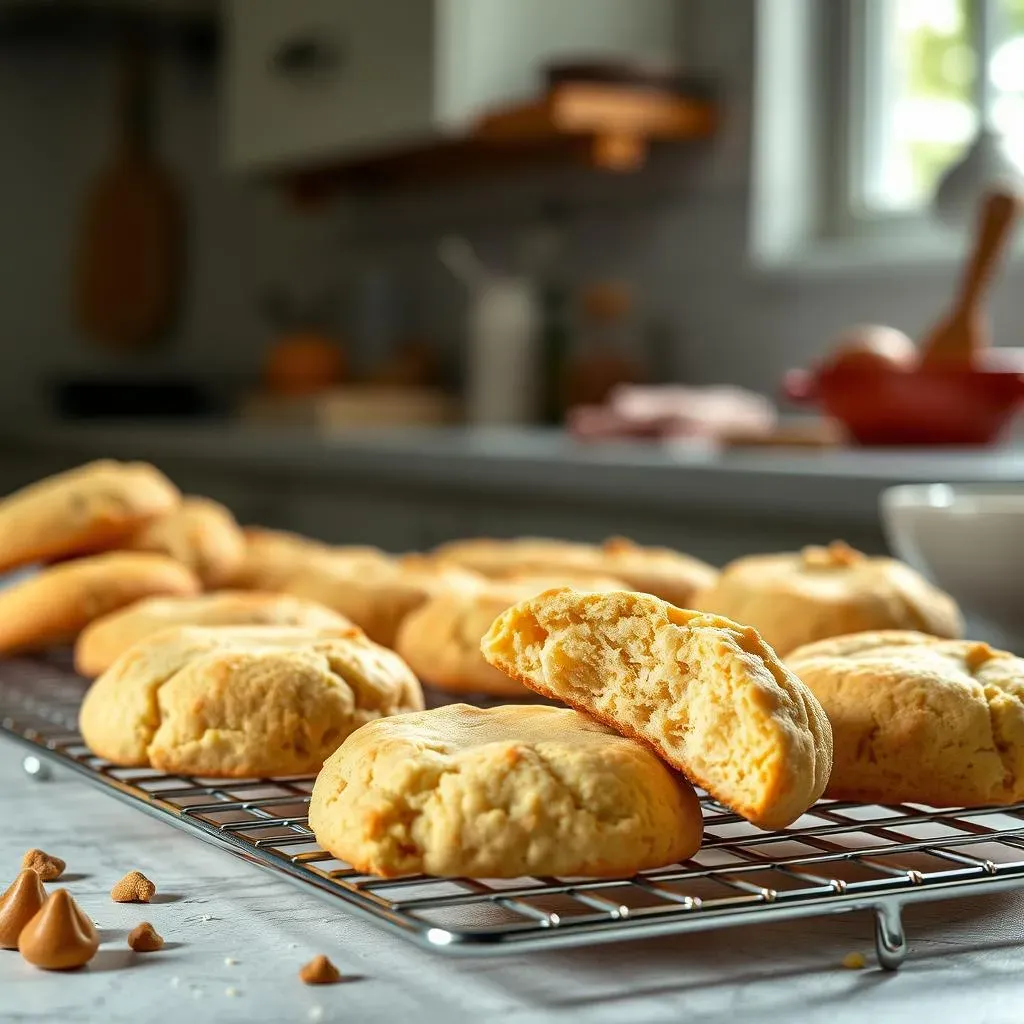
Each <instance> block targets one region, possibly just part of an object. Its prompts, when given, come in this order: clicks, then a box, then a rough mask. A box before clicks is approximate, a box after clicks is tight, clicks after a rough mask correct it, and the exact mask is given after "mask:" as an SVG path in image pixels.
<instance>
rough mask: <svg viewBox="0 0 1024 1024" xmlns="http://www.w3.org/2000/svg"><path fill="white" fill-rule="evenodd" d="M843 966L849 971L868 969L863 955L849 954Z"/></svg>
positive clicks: (845, 957) (843, 960)
mask: <svg viewBox="0 0 1024 1024" xmlns="http://www.w3.org/2000/svg"><path fill="white" fill-rule="evenodd" d="M842 964H843V966H844V967H845V968H846V969H847V970H848V971H860V970H863V969H864V968H865V967H867V961H866V960H865V959H864V954H863V953H847V954H846V956H844V957H843V959H842Z"/></svg>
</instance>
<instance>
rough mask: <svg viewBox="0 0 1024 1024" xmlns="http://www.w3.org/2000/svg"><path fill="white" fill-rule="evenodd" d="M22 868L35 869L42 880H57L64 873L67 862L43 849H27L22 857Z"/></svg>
mask: <svg viewBox="0 0 1024 1024" xmlns="http://www.w3.org/2000/svg"><path fill="white" fill-rule="evenodd" d="M21 867H22V870H25V869H28V870H29V871H34V872H35V873H36V874H37V875H38V876H39V877H40V879H41V880H42V881H44V882H55V881H57V879H58V878H60V876H61V875H63V874H64V869H65V868H66V867H67V864H65V863H64V861H62V860H61V859H60V857H54V856H53V854H52V853H45V852H44V851H43V850H27V851H26V852H25V856H24V857H22V858H21Z"/></svg>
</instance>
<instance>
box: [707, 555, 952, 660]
mask: <svg viewBox="0 0 1024 1024" xmlns="http://www.w3.org/2000/svg"><path fill="white" fill-rule="evenodd" d="M693 606H694V607H695V608H698V609H700V610H701V611H707V612H714V613H715V614H716V615H725V616H727V617H728V618H730V619H734V620H735V621H737V622H742V623H745V624H747V625H749V626H753V627H754V628H755V629H756V630H757V631H758V632H759V633H760V634H761V636H762V637H763V638H764V639H765V641H766V642H767V643H769V644H770V645H771V646H772V647H774V648H775V650H776V651H777V652H778V653H779V654H781V655H783V656H785V655H787V654H788V653H789V652H790V651H793V650H795V649H796V648H797V647H800V646H802V645H803V644H808V643H812V642H813V641H815V640H824V639H826V638H828V637H832V636H845V635H846V634H847V633H862V632H866V631H873V630H880V629H909V630H915V631H918V632H921V633H930V634H932V635H934V636H944V637H958V636H960V634H961V632H962V630H963V622H962V620H961V617H960V610H959V608H958V607H957V605H956V602H955V601H954V600H953V598H951V597H950V596H949V595H948V594H946V593H944V592H943V591H941V590H939V589H938V588H936V587H934V586H932V585H931V584H930V583H929V582H928V581H927V580H925V579H924V577H922V576H921V575H919V574H918V573H917V572H915V571H914V570H913V569H911V568H910V566H908V565H904V564H903V563H902V562H897V561H895V560H894V559H891V558H868V557H867V556H865V555H862V554H861V553H860V552H859V551H854V550H853V549H852V548H849V547H847V545H845V544H843V543H840V542H836V543H834V544H831V545H829V546H828V547H827V548H821V547H809V548H805V549H804V550H803V551H801V552H800V553H798V554H797V553H791V554H779V555H755V556H753V557H750V558H741V559H739V560H738V561H736V562H732V563H731V564H730V565H727V566H726V567H725V568H724V569H723V570H722V574H721V576H720V577H719V579H718V582H717V583H715V584H713V585H712V586H711V587H709V588H708V589H707V590H704V591H702V592H701V593H699V594H697V595H696V597H695V598H694V601H693Z"/></svg>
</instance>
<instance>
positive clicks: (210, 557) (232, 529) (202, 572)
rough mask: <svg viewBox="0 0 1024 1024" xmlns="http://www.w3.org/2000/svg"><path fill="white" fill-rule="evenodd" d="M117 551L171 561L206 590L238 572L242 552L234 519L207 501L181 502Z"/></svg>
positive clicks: (142, 528)
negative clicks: (188, 571) (150, 553)
mask: <svg viewBox="0 0 1024 1024" xmlns="http://www.w3.org/2000/svg"><path fill="white" fill-rule="evenodd" d="M121 547H124V548H127V549H129V550H132V551H154V552H156V553H157V554H161V555H168V556H170V557H171V558H175V559H177V560H178V561H179V562H181V563H182V565H187V566H188V567H189V568H190V569H191V570H192V571H193V572H194V573H195V574H196V575H197V576H198V577H199V579H200V580H201V581H202V584H203V586H204V587H205V588H206V589H207V590H216V589H217V588H218V587H222V586H224V585H225V584H226V583H227V581H228V580H229V579H231V577H232V576H233V575H234V574H235V573H237V572H238V571H239V569H240V568H241V566H242V561H243V559H244V558H245V550H246V548H245V536H244V535H243V533H242V531H241V529H240V527H239V525H238V523H236V522H235V517H234V516H233V515H232V514H231V513H230V512H229V511H228V510H227V509H226V508H225V507H224V506H223V505H221V504H220V503H219V502H216V501H211V500H210V499H209V498H185V499H184V501H182V503H181V505H180V506H179V507H178V508H176V509H175V510H174V511H173V512H170V513H168V514H167V515H165V516H160V518H159V519H153V520H151V521H150V522H148V523H146V524H145V525H144V526H142V527H140V528H139V529H138V530H136V531H135V533H133V534H132V535H131V536H130V537H129V538H128V539H127V540H126V541H125V542H124V544H122V545H121Z"/></svg>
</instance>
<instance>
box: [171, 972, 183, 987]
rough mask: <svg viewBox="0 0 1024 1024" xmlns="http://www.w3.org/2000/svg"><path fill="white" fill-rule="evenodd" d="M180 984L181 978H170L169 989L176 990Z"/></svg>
mask: <svg viewBox="0 0 1024 1024" xmlns="http://www.w3.org/2000/svg"><path fill="white" fill-rule="evenodd" d="M180 984H181V978H179V977H178V976H177V975H175V976H174V977H173V978H171V988H177V987H178V986H179V985H180Z"/></svg>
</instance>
